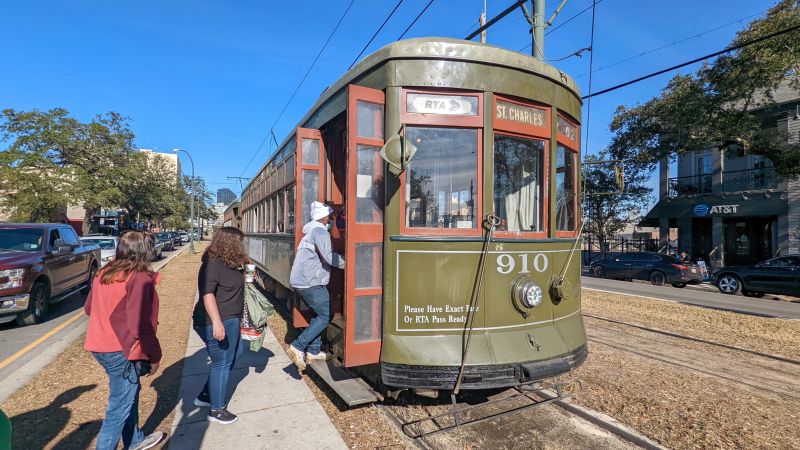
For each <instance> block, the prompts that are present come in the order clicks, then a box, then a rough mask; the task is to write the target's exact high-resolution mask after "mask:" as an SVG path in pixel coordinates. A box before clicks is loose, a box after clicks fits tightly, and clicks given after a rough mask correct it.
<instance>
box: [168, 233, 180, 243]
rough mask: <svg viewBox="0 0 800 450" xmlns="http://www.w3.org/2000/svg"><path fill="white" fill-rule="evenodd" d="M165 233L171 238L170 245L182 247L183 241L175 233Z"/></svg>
mask: <svg viewBox="0 0 800 450" xmlns="http://www.w3.org/2000/svg"><path fill="white" fill-rule="evenodd" d="M167 233H169V236H170V237H171V238H172V245H183V241H182V240H181V237H180V236H179V235H178V232H177V231H168V232H167Z"/></svg>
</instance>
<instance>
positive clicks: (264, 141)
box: [239, 0, 355, 177]
mask: <svg viewBox="0 0 800 450" xmlns="http://www.w3.org/2000/svg"><path fill="white" fill-rule="evenodd" d="M353 3H355V0H350V4H348V5H347V9H345V10H344V13H342V16H341V17H340V18H339V21H338V22H336V26H335V27H333V30H332V31H331V33H330V34H329V35H328V39H326V40H325V43H324V44H322V48H320V49H319V52H318V53H317V56H316V58H314V61H312V62H311V65H310V66H308V70H306V73H305V75H303V78H302V79H301V80H300V83H298V84H297V87H296V88H294V92H292V95H291V97H289V100H288V101H287V102H286V104H285V105H284V106H283V109H282V110H281V112H280V114H278V117H277V118H276V119H275V122H273V123H272V126H271V127H270V128H269V131H268V132H267V134H266V135H265V136H264V139H262V140H261V144H259V146H258V148H257V149H256V151H255V152H254V153H253V156H252V157H251V158H250V161H248V163H247V165H246V166H245V168H244V170H243V171H242V174H241V175H239V176H240V177H241V176H244V173H245V172H246V171H247V169H248V168H250V164H252V163H253V160H255V159H256V155H258V152H260V151H261V148H262V147H264V143H266V142H267V139H269V136H270V134H271V133H273V131H272V130H273V129H275V125H277V124H278V121H279V120H281V117H283V113H285V112H286V108H288V107H289V104H291V103H292V100H294V97H295V95H297V92H298V91H299V90H300V86H302V85H303V83H304V82H305V81H306V78H308V74H310V73H311V69H313V68H314V65H315V64H317V61H318V60H319V57H320V56H322V52H324V51H325V48H326V47H327V46H328V43H330V42H331V39H332V38H333V35H334V34H336V31H337V30H338V29H339V26H340V25H341V24H342V21H343V20H344V18H345V16H347V13H348V12H349V11H350V8H351V7H352V6H353ZM273 136H274V133H273ZM273 139H274V137H273Z"/></svg>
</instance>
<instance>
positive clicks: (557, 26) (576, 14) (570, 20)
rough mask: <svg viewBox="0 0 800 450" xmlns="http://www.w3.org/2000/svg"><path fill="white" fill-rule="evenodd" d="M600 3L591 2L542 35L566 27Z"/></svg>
mask: <svg viewBox="0 0 800 450" xmlns="http://www.w3.org/2000/svg"><path fill="white" fill-rule="evenodd" d="M602 1H603V0H597V1H596V2H592V4H591V5H589V6H587V7H586V8H584V9H582V10H581V11H580V12H578V13H575V14H574V15H572V16H570V18H568V19H566V20H565V21H563V22H561V23H560V24H558V25H556V26H555V27H553V28H551V29H549V30H547V32H545V33H544V35H545V36H548V35H550V33H554V32H555V31H556V30H558V29H559V28H561V27H563V26H564V25H566V24H568V23H570V22H572V20H574V19H575V18H577V17H578V16H580V15H582V14H583V13H585V12H586V11H589V10H590V9H593V8H594V7H595V6H597V5H598V4H599V3H600V2H602ZM593 14H594V13H593ZM530 47H531V44H528V45H526V46H525V47H522V48H521V49H519V50H517V51H519V52H522V51H525V50H527V49H529V48H530Z"/></svg>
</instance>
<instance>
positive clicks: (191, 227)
mask: <svg viewBox="0 0 800 450" xmlns="http://www.w3.org/2000/svg"><path fill="white" fill-rule="evenodd" d="M172 151H173V152H175V153H178V152H183V153H186V156H188V157H189V162H190V163H192V199H191V200H190V203H189V205H190V206H189V253H191V254H192V255H194V195H195V193H194V160H192V155H190V154H189V152H187V151H186V150H184V149H182V148H173V149H172Z"/></svg>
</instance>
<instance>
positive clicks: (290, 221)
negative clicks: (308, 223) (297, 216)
mask: <svg viewBox="0 0 800 450" xmlns="http://www.w3.org/2000/svg"><path fill="white" fill-rule="evenodd" d="M294 189H295V187H294V186H292V187H290V188H287V189H286V232H287V233H294Z"/></svg>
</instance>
